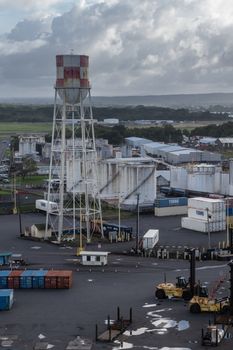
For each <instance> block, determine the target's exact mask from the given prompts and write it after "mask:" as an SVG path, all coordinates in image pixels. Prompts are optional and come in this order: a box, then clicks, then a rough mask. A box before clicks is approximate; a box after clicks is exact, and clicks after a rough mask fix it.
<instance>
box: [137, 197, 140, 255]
mask: <svg viewBox="0 0 233 350" xmlns="http://www.w3.org/2000/svg"><path fill="white" fill-rule="evenodd" d="M139 197H140V193H137V222H136V223H137V225H136V253H138V248H139Z"/></svg>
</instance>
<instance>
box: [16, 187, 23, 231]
mask: <svg viewBox="0 0 233 350" xmlns="http://www.w3.org/2000/svg"><path fill="white" fill-rule="evenodd" d="M17 199H18V215H19V233H20V236H21V235H22V233H23V232H22V219H21V202H20V192H19V191H17Z"/></svg>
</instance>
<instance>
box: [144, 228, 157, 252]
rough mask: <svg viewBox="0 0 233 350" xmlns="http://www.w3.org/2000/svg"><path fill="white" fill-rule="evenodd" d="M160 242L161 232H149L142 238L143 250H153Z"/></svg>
mask: <svg viewBox="0 0 233 350" xmlns="http://www.w3.org/2000/svg"><path fill="white" fill-rule="evenodd" d="M158 241H159V230H153V229H150V230H148V231H147V232H146V233H145V234H144V236H143V238H142V243H143V249H153V248H154V246H155V245H156V244H157V243H158Z"/></svg>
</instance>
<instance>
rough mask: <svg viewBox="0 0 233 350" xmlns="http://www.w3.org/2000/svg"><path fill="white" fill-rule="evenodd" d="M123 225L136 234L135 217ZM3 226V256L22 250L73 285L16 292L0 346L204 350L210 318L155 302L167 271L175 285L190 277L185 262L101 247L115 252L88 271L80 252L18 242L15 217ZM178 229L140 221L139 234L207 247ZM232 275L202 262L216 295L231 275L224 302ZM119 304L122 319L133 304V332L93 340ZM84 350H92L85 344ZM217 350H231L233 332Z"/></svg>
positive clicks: (29, 218) (174, 224)
mask: <svg viewBox="0 0 233 350" xmlns="http://www.w3.org/2000/svg"><path fill="white" fill-rule="evenodd" d="M44 219H45V217H44V216H42V215H37V214H31V215H29V214H28V215H26V214H24V215H22V225H23V226H29V225H30V224H32V223H35V222H36V223H39V222H44ZM122 222H124V224H127V225H129V226H131V225H132V226H133V227H134V232H135V226H136V218H135V219H134V218H132V219H130V220H126V221H122ZM0 223H1V230H0V247H1V251H11V252H13V253H22V254H23V255H24V256H25V258H26V259H27V260H28V261H29V263H30V268H36V269H37V268H40V267H44V268H53V269H69V270H72V271H73V287H72V288H71V289H69V290H16V291H15V303H14V305H13V308H12V310H10V311H4V312H1V318H0V339H1V341H0V345H1V347H0V349H1V348H8V349H12V350H13V349H14V350H16V349H17V350H21V349H22V350H23V349H33V348H34V347H35V346H37V347H38V346H39V345H38V343H41V344H42V345H43V343H44V344H45V343H47V347H45V348H48V349H49V348H51V349H52V348H53V349H59V350H60V349H66V348H67V347H68V344H69V342H70V341H72V340H73V339H75V337H77V336H80V337H81V339H89V340H90V341H92V342H93V346H92V349H114V350H116V349H130V348H135V349H168V350H170V349H174V348H176V349H179V350H184V349H185V350H186V349H193V350H194V349H200V348H201V343H200V341H201V328H202V327H204V326H206V325H207V324H208V321H209V320H210V319H212V318H213V317H212V316H211V315H208V314H200V315H193V314H190V313H189V311H188V306H187V304H186V303H185V302H184V301H180V300H179V301H178V300H176V301H174V300H164V301H158V300H156V298H155V297H154V292H155V286H156V284H158V283H160V282H162V281H163V280H164V273H166V279H167V281H171V282H175V279H176V276H178V275H184V276H185V277H186V278H188V276H189V263H188V261H183V260H160V259H155V258H144V257H137V256H127V255H124V254H122V252H124V251H126V250H128V249H129V248H130V247H132V246H134V245H135V241H133V242H127V243H118V244H110V243H109V244H105V245H102V246H101V250H105V251H110V252H112V254H110V255H109V263H108V265H107V266H106V267H92V268H89V267H85V266H82V265H80V264H79V263H78V262H77V261H76V256H75V251H76V249H75V248H71V247H68V246H60V247H59V246H56V245H52V244H48V243H43V242H36V241H29V240H24V239H21V238H19V221H18V216H17V215H14V216H13V215H10V216H0ZM179 225H180V218H176V217H170V218H155V217H154V216H152V215H141V216H140V233H141V235H142V234H144V233H145V232H146V230H147V229H149V228H159V230H160V242H159V243H160V244H161V245H166V244H169V245H182V246H184V245H189V246H191V245H192V246H202V245H203V246H207V244H208V240H207V237H206V234H202V233H197V232H192V231H187V230H182V229H180V226H179ZM224 237H225V233H215V234H212V236H211V243H212V244H213V245H214V244H217V243H218V241H221V240H224ZM228 272H229V267H228V266H227V263H226V262H216V261H213V262H211V261H206V262H197V277H196V279H197V280H201V281H202V283H205V284H206V285H207V286H208V288H209V290H211V289H212V288H213V287H214V285H215V282H216V281H217V280H218V279H219V278H220V277H226V280H225V282H224V283H223V284H222V285H221V287H220V289H219V290H218V296H219V297H220V296H225V295H228V293H229V292H228V288H229V283H228V281H227V279H228ZM118 306H119V307H120V309H121V313H122V316H123V317H125V318H128V317H129V308H130V307H132V310H133V323H132V325H131V326H130V328H129V331H128V332H125V334H123V335H121V336H120V338H119V339H118V342H117V341H116V342H115V343H114V344H109V343H96V342H95V325H96V324H98V328H99V332H101V331H104V330H105V329H106V324H105V323H106V320H107V316H108V315H109V316H110V318H111V319H112V320H114V319H116V310H117V307H118ZM4 339H5V340H4ZM6 341H8V343H6ZM6 344H8V346H6ZM9 344H10V345H9ZM42 345H41V346H42ZM38 349H39V348H38ZM79 349H88V347H87V345H86V347H85V341H83V347H80V348H79ZM219 349H232V339H231V334H229V338H228V339H225V340H224V341H223V342H222V343H221V344H220V346H219Z"/></svg>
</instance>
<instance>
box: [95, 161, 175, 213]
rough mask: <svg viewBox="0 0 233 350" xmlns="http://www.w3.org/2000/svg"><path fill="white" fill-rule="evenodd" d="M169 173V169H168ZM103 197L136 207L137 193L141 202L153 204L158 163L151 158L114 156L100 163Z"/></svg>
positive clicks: (99, 171) (99, 170)
mask: <svg viewBox="0 0 233 350" xmlns="http://www.w3.org/2000/svg"><path fill="white" fill-rule="evenodd" d="M168 173H169V171H168ZM98 174H99V181H100V189H101V198H103V199H106V200H109V201H110V200H115V201H118V200H119V198H120V201H121V203H124V205H128V206H132V207H134V208H135V206H136V202H137V194H140V203H141V204H145V205H146V204H148V205H149V204H150V205H151V206H153V203H154V200H155V198H156V195H157V194H156V193H157V175H158V174H157V171H156V163H155V162H154V160H153V159H150V158H112V159H108V160H105V161H102V162H101V163H99V165H98Z"/></svg>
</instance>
